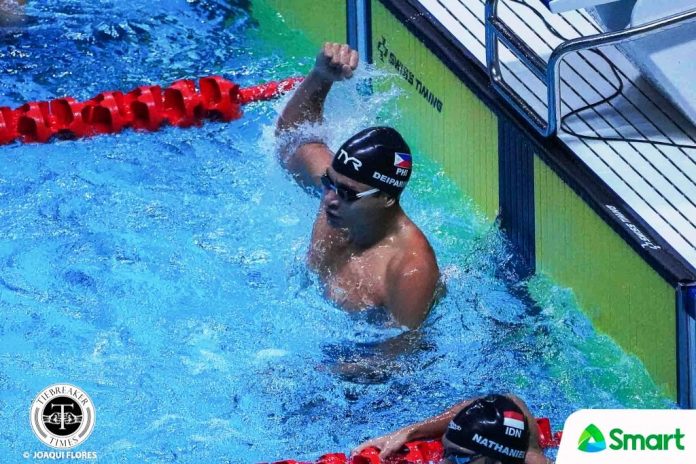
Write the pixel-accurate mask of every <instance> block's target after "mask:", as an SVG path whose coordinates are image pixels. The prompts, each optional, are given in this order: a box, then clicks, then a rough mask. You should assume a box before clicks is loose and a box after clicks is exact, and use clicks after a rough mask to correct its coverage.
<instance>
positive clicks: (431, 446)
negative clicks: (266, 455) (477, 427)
mask: <svg viewBox="0 0 696 464" xmlns="http://www.w3.org/2000/svg"><path fill="white" fill-rule="evenodd" d="M536 423H537V427H538V430H539V446H540V447H541V448H542V449H546V448H557V447H558V446H559V445H560V443H561V438H562V436H563V432H562V431H558V432H555V433H554V432H553V431H552V429H551V421H550V420H549V419H547V418H545V417H544V418H539V419H537V420H536ZM443 456H444V448H443V446H442V442H441V441H440V440H429V441H420V440H419V441H412V442H409V443H406V444H405V445H404V449H403V450H402V451H401V452H399V453H397V454H395V455H393V456H390V457H389V458H387V459H386V460H380V458H379V450H378V449H377V448H366V449H364V450H362V451H361V452H360V453H358V454H356V455H355V456H347V455H346V454H344V453H329V454H324V455H323V456H320V457H319V459H317V460H316V461H314V462H310V461H295V460H292V459H288V460H284V461H275V462H273V463H271V464H426V463H433V462H440V461H441V460H442V459H443ZM262 464H267V463H262Z"/></svg>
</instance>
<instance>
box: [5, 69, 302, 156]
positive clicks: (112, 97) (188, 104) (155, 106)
mask: <svg viewBox="0 0 696 464" xmlns="http://www.w3.org/2000/svg"><path fill="white" fill-rule="evenodd" d="M301 81H302V78H301V77H291V78H289V79H285V80H282V81H277V82H268V83H266V84H261V85H256V86H253V87H246V88H239V86H238V85H237V84H235V83H233V82H231V81H228V80H227V79H224V78H222V77H220V76H209V77H203V78H201V79H200V80H199V88H200V91H199V90H198V89H196V85H195V83H194V81H193V80H189V79H184V80H179V81H176V82H174V83H173V84H172V85H170V86H169V87H167V88H166V89H162V88H161V87H160V86H158V85H150V86H142V87H138V88H137V89H134V90H131V91H130V92H128V93H125V94H124V93H123V92H120V91H109V92H102V93H100V94H99V95H97V96H96V97H94V98H92V99H90V100H87V101H85V102H78V101H77V100H75V99H74V98H72V97H63V98H56V99H54V100H51V101H42V102H30V103H26V104H24V105H22V106H20V107H18V108H15V109H11V108H9V107H0V145H2V144H7V143H10V142H13V141H15V140H20V141H22V142H25V143H32V142H38V143H46V142H48V141H50V140H52V139H53V138H54V137H56V138H68V139H74V138H82V137H90V136H93V135H98V134H114V133H117V132H120V131H122V130H123V129H125V128H127V127H132V128H133V129H136V130H143V131H155V130H157V129H159V128H160V127H161V126H162V125H164V124H170V125H173V126H178V127H190V126H199V125H201V124H202V122H203V120H205V119H214V120H221V121H232V120H235V119H238V118H240V117H241V116H242V109H241V107H242V105H245V104H247V103H251V102H255V101H261V100H269V99H271V98H275V97H277V96H279V95H281V94H283V93H285V92H287V91H289V90H291V89H293V88H294V87H295V86H296V85H297V84H298V83H299V82H301Z"/></svg>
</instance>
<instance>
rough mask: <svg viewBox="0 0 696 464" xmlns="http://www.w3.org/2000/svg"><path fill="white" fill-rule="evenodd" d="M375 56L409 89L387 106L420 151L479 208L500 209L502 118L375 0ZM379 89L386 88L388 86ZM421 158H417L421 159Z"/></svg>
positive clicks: (488, 211) (490, 215) (389, 82)
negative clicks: (499, 135) (499, 157)
mask: <svg viewBox="0 0 696 464" xmlns="http://www.w3.org/2000/svg"><path fill="white" fill-rule="evenodd" d="M372 42H373V50H372V57H373V60H374V62H375V65H376V66H377V67H378V68H380V69H384V70H386V71H387V72H389V73H396V74H398V75H397V76H395V77H394V79H391V80H387V82H385V83H381V84H379V85H380V86H389V85H394V84H396V85H397V86H398V87H400V88H401V89H402V91H403V93H402V95H400V96H399V97H398V99H397V101H396V102H395V104H394V106H393V107H391V108H389V109H386V110H385V111H388V112H390V113H392V114H393V115H394V116H392V117H390V120H393V119H394V118H396V119H397V122H396V123H395V125H396V126H397V127H398V129H399V130H400V131H401V132H402V133H403V134H404V137H405V138H406V141H407V142H408V143H409V145H410V146H411V150H413V151H414V152H415V153H416V155H424V156H428V157H430V158H432V159H434V160H435V161H437V162H438V163H440V164H441V165H442V166H443V169H444V170H445V172H446V174H447V175H448V177H450V178H451V179H452V180H453V181H454V182H455V183H456V184H457V185H458V186H459V187H460V188H461V189H462V191H464V192H465V193H466V194H467V195H469V196H470V197H471V198H472V199H473V200H474V202H475V203H476V204H477V206H478V207H479V209H480V211H482V212H483V214H484V215H485V216H486V217H487V218H489V219H491V220H492V219H494V218H495V217H496V215H497V213H498V206H499V201H498V120H497V118H496V116H495V114H494V113H493V112H492V111H491V110H490V109H488V107H486V105H484V104H483V102H481V101H480V100H479V99H478V98H477V97H476V96H475V95H474V93H473V92H472V91H471V90H469V88H468V87H466V85H465V84H464V83H462V82H461V81H460V80H459V78H457V77H456V76H455V75H454V74H453V73H452V72H451V71H450V70H449V69H448V68H447V67H446V66H445V65H444V64H443V63H442V62H441V61H440V60H439V59H438V58H437V57H436V56H435V55H434V54H433V53H432V52H431V51H430V50H428V48H427V47H425V45H423V43H422V42H420V41H419V40H418V39H417V38H416V37H415V36H413V35H412V34H411V33H410V32H409V31H408V30H407V29H406V27H405V26H404V25H403V24H401V23H400V22H399V21H397V20H396V18H394V16H393V15H392V14H391V13H390V12H389V11H388V10H387V9H386V8H385V7H384V6H383V5H382V4H381V3H379V2H377V1H374V0H373V1H372ZM378 90H384V89H383V88H381V89H378ZM415 161H416V163H417V159H416V160H415Z"/></svg>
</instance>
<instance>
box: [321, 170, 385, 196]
mask: <svg viewBox="0 0 696 464" xmlns="http://www.w3.org/2000/svg"><path fill="white" fill-rule="evenodd" d="M321 185H323V186H324V188H325V189H326V190H333V191H334V192H336V195H338V196H339V198H340V199H341V200H343V201H347V202H349V203H350V202H353V201H356V200H359V199H361V198H365V197H368V196H370V195H374V194H375V193H378V192H380V190H379V189H377V188H373V189H370V190H365V191H364V192H356V191H355V190H353V189H352V188H350V187H346V186H345V185H338V184H336V183H335V182H334V181H333V180H332V179H331V177H329V171H326V173H325V174H324V175H323V176H321Z"/></svg>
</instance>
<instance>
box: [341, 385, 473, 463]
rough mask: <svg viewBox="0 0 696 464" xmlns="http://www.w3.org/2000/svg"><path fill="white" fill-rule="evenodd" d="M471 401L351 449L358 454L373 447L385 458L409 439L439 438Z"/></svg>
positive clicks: (399, 448)
mask: <svg viewBox="0 0 696 464" xmlns="http://www.w3.org/2000/svg"><path fill="white" fill-rule="evenodd" d="M472 401H473V399H472V400H466V401H462V402H461V403H457V404H455V405H454V406H452V407H451V408H449V409H447V410H446V411H444V412H443V413H441V414H438V415H437V416H433V417H430V418H428V419H426V420H424V421H422V422H418V423H417V424H412V425H407V426H406V427H404V428H401V429H399V430H397V431H396V432H392V433H390V434H389V435H384V436H382V437H378V438H373V439H372V440H369V441H366V442H365V443H361V444H360V445H359V446H358V447H357V448H355V449H354V450H353V454H358V453H359V452H360V451H362V450H364V449H365V448H369V447H375V448H377V449H379V450H380V453H379V457H380V459H385V458H387V457H389V456H391V455H392V454H394V453H396V452H398V451H399V450H401V448H402V447H403V446H404V444H405V443H408V442H409V441H413V440H426V439H436V438H437V439H439V438H441V437H442V435H444V433H445V432H446V431H447V426H448V425H449V423H450V421H451V420H452V418H454V416H456V415H457V413H458V412H459V411H461V410H462V408H464V407H465V406H468V405H469V404H471V402H472Z"/></svg>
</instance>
